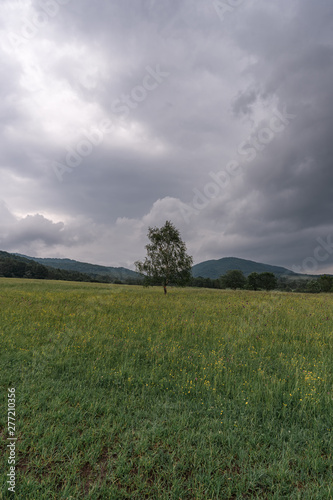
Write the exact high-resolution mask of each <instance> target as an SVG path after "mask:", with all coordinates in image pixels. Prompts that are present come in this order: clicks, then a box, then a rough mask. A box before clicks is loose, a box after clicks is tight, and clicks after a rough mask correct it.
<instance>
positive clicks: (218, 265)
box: [192, 257, 298, 279]
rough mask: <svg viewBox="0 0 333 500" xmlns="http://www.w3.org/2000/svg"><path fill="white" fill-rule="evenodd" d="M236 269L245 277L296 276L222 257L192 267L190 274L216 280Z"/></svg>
mask: <svg viewBox="0 0 333 500" xmlns="http://www.w3.org/2000/svg"><path fill="white" fill-rule="evenodd" d="M232 269H238V270H239V271H243V273H244V275H245V276H248V275H249V274H251V273H254V272H256V273H266V272H269V273H274V274H275V276H277V277H281V276H295V277H296V276H298V275H297V274H296V273H294V272H293V271H290V270H289V269H286V268H285V267H280V266H271V265H269V264H262V263H260V262H254V261H252V260H246V259H238V258H237V257H223V258H222V259H218V260H206V261H205V262H201V263H200V264H196V265H195V266H193V267H192V274H193V276H194V277H195V278H197V277H198V276H202V277H203V278H211V279H217V278H219V277H220V276H222V275H223V274H226V272H227V271H231V270H232Z"/></svg>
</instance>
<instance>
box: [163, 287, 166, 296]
mask: <svg viewBox="0 0 333 500" xmlns="http://www.w3.org/2000/svg"><path fill="white" fill-rule="evenodd" d="M163 288H164V295H166V293H167V287H166V285H163Z"/></svg>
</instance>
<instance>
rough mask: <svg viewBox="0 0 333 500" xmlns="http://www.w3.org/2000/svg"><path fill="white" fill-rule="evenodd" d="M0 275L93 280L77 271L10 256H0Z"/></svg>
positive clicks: (6, 276)
mask: <svg viewBox="0 0 333 500" xmlns="http://www.w3.org/2000/svg"><path fill="white" fill-rule="evenodd" d="M0 276H3V277H4V278H30V279H48V280H65V281H93V279H92V278H91V277H90V276H88V275H86V274H83V273H79V272H77V271H64V270H63V269H54V268H52V267H46V266H43V265H42V264H38V263H37V262H34V261H28V260H26V261H25V260H23V259H22V260H19V259H16V258H12V257H5V258H0Z"/></svg>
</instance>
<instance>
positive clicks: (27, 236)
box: [0, 0, 333, 272]
mask: <svg viewBox="0 0 333 500" xmlns="http://www.w3.org/2000/svg"><path fill="white" fill-rule="evenodd" d="M50 2H51V3H52V4H53V9H54V10H53V14H52V9H51V10H49V11H48V13H47V10H45V3H44V4H43V2H40V1H37V0H35V1H34V2H32V7H29V5H28V4H26V5H25V6H22V5H21V4H20V2H16V3H15V5H16V10H15V8H14V7H15V6H14V4H13V3H11V4H10V5H9V4H8V2H5V3H3V4H2V6H1V7H0V8H1V9H2V12H1V25H0V29H2V30H3V31H2V34H3V35H4V37H3V40H4V42H3V46H2V49H3V50H2V52H1V53H0V65H1V69H2V74H3V75H5V78H3V79H2V82H1V84H0V95H1V103H0V130H1V153H0V180H1V186H2V188H1V191H0V199H3V200H4V201H5V203H6V206H5V205H2V209H1V214H2V221H0V222H1V234H0V236H1V242H2V243H1V245H2V247H3V248H4V249H11V250H13V251H22V249H25V251H26V249H27V248H28V249H29V248H30V250H31V252H33V251H34V252H37V253H38V252H39V253H41V254H43V255H41V256H46V254H47V255H51V254H52V252H56V253H57V255H58V256H64V257H67V256H70V257H72V258H81V259H84V260H88V258H89V259H90V260H92V261H99V262H101V263H105V264H111V262H110V259H111V260H112V263H113V264H117V262H118V263H120V262H121V263H122V264H123V265H124V264H127V265H131V263H132V262H133V261H134V260H136V258H137V256H138V253H140V251H142V248H143V245H144V242H145V234H146V232H147V226H148V225H149V224H152V225H154V224H160V223H163V221H164V220H165V218H166V216H168V217H170V218H172V220H174V221H175V222H176V223H177V224H178V226H179V227H180V228H181V230H182V233H183V234H184V237H185V238H186V240H187V242H188V247H189V249H190V251H191V252H192V254H193V255H194V256H195V260H196V261H197V262H198V261H200V260H203V259H206V258H207V259H209V258H219V257H223V256H227V255H229V256H230V255H235V256H239V257H244V258H251V259H253V260H261V261H263V262H268V263H272V264H282V265H285V266H287V267H291V266H292V265H302V262H303V261H304V259H306V258H307V257H311V258H312V257H313V253H314V250H315V248H316V246H317V245H318V238H320V237H322V238H327V237H328V235H329V234H330V232H331V231H332V233H333V227H332V224H331V213H332V208H333V207H332V199H333V198H332V189H333V188H332V187H331V186H332V185H333V182H332V181H333V178H332V176H333V170H332V160H331V159H332V157H333V155H332V154H333V146H332V144H333V142H332V139H331V130H332V125H333V123H332V122H333V118H332V117H333V97H332V90H331V87H332V81H333V78H332V77H333V64H332V62H333V43H332V41H333V40H332V39H333V36H332V32H333V31H332V27H333V26H332V24H333V5H332V4H331V3H330V2H327V1H326V0H319V1H318V2H313V1H312V0H302V1H301V0H292V1H290V0H288V1H287V0H281V1H273V2H269V3H268V2H265V1H264V0H260V1H254V0H248V1H244V2H239V4H238V7H236V6H233V7H232V8H230V9H228V12H227V13H226V15H225V16H223V19H222V16H221V15H220V16H219V15H218V13H217V11H216V9H215V8H214V1H211V2H203V1H201V0H197V1H195V2H193V1H191V2H190V1H189V0H184V1H182V2H179V1H175V0H169V1H166V2H159V1H157V0H140V1H137V2H133V1H130V0H123V1H120V0H119V1H118V0H117V1H113V2H102V1H96V2H91V1H88V0H82V1H80V2H79V1H77V0H70V1H68V2H66V1H61V2H60V1H59V2H57V0H50ZM220 3H221V2H220ZM43 5H44V6H43ZM215 6H216V2H215ZM36 14H38V15H39V17H38V18H36V17H35V16H36ZM43 16H44V17H43ZM36 19H39V20H41V19H44V20H45V25H40V26H35V30H34V31H32V32H33V36H30V38H29V39H27V38H25V39H24V40H23V41H22V40H21V42H22V43H21V45H20V47H17V46H15V44H14V45H13V36H12V34H13V33H14V34H16V35H20V36H21V38H22V33H23V34H24V33H25V34H26V29H27V28H26V26H27V22H29V23H30V26H32V28H30V29H32V30H33V26H34V25H33V23H35V25H36V22H37V21H36ZM31 23H32V25H31ZM37 24H38V23H37ZM8 33H11V39H10V38H8ZM23 38H24V37H23ZM152 72H155V74H157V75H158V74H159V72H161V73H162V74H164V75H167V76H164V77H163V78H161V79H160V81H158V78H159V77H158V76H157V77H156V78H157V79H156V78H155V80H152V79H151V73H152ZM144 82H146V84H147V82H149V83H148V87H147V85H146V86H145V84H144ZM153 82H157V83H158V85H157V86H155V85H153ZM146 87H147V88H148V90H147V88H146ZM153 87H154V88H153ZM277 109H278V110H279V112H280V113H282V114H283V112H284V111H283V110H285V113H287V114H288V113H289V114H292V115H295V118H294V119H290V120H289V122H288V124H285V125H286V126H285V127H284V129H283V131H281V132H277V131H276V130H275V129H274V131H273V132H272V129H271V132H269V131H268V132H267V128H268V129H269V127H270V124H272V119H273V118H272V117H273V116H276V115H274V113H275V112H276V110H277ZM105 120H108V121H109V122H110V123H111V126H110V127H109V128H110V130H109V131H108V133H105V134H104V135H103V139H102V140H99V139H96V137H97V136H96V135H95V136H94V137H95V143H94V140H93V139H91V141H90V143H89V144H88V146H87V144H86V143H85V146H84V145H82V144H83V142H82V141H86V140H87V134H88V136H89V134H90V136H91V133H93V132H92V131H95V134H96V133H97V134H98V132H96V130H98V128H99V127H100V124H101V123H103V122H104V121H105ZM265 134H266V135H265ZM267 134H268V135H267ZM267 137H268V138H269V140H268V141H266V142H265V138H267ZM84 147H85V148H86V150H84ZM87 148H88V153H89V154H85V153H84V151H87ZM253 148H254V149H253ZM246 150H247V154H246ZM251 150H252V154H251ZM80 151H81V152H83V153H82V155H81V156H80V154H81V153H80ZM69 152H70V153H69ZM68 155H72V156H71V158H69V156H68ZM73 155H79V156H80V160H75V159H74V160H73V158H74V156H73ZM66 158H67V160H66ZM249 160H250V161H249ZM75 161H76V162H77V165H76V166H74V167H73V164H74V163H75ZM230 161H236V162H239V164H240V175H238V176H237V177H232V178H230V182H229V183H228V185H226V186H225V187H224V188H223V189H222V188H220V190H219V193H218V195H217V196H216V197H215V198H213V199H211V200H208V203H207V206H205V208H203V209H200V210H197V211H196V212H195V213H194V214H192V216H191V218H190V224H188V223H186V221H185V220H184V217H183V216H182V207H183V202H185V203H186V204H187V205H188V206H189V205H191V203H192V201H193V197H194V193H193V189H196V190H197V191H200V192H201V193H203V192H204V189H205V187H206V185H207V184H208V183H209V182H210V183H211V182H212V178H211V177H210V173H212V172H213V173H218V172H221V171H222V170H223V171H224V170H225V169H226V165H227V164H228V162H230ZM68 162H69V163H68ZM71 162H72V163H71ZM55 163H57V164H58V165H59V164H62V165H63V166H64V167H63V168H64V172H63V175H62V176H60V177H61V179H59V175H58V176H57V175H56V174H55V171H54V164H55ZM66 169H67V170H66ZM197 191H196V192H197ZM37 214H39V215H37ZM75 220H76V221H77V223H76V224H75V223H74V222H73V221H75ZM59 221H61V222H59ZM88 228H90V229H88ZM117 235H118V236H117ZM115 240H117V243H115ZM110 246H112V249H113V250H112V252H111V254H112V256H110V251H109V250H108V249H107V247H110ZM330 259H331V256H330V255H329V258H327V259H326V260H322V261H321V262H319V264H318V269H317V272H319V271H320V269H325V270H326V269H328V268H329V266H330V265H331V266H332V268H331V270H332V272H333V263H332V262H330Z"/></svg>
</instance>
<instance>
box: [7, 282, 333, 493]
mask: <svg viewBox="0 0 333 500" xmlns="http://www.w3.org/2000/svg"><path fill="white" fill-rule="evenodd" d="M332 332H333V296H332V295H325V294H318V295H302V294H287V293H278V292H268V293H266V292H249V291H236V292H232V291H225V290H204V289H194V288H187V289H170V290H169V293H168V295H167V296H164V294H163V289H162V287H161V288H148V289H144V288H142V287H130V286H122V285H102V284H91V283H70V282H55V281H53V282H51V281H42V280H41V281H33V280H17V279H4V278H2V279H0V368H1V370H0V386H1V391H0V394H1V396H0V397H1V408H2V411H1V414H0V446H1V452H2V453H1V458H0V460H1V462H0V463H1V466H0V470H1V490H0V498H1V499H2V498H10V497H12V496H13V494H11V493H10V492H8V490H7V485H6V480H7V477H6V474H7V473H8V472H9V471H8V469H9V466H8V463H7V460H8V451H7V447H6V446H7V441H6V439H7V435H8V434H7V406H6V405H7V389H8V388H11V387H14V388H15V390H16V437H17V438H18V439H17V441H16V498H19V499H23V500H29V499H33V500H35V499H36V500H43V499H82V498H88V499H115V500H120V499H145V498H147V499H162V500H163V499H165V500H166V499H174V500H178V499H181V500H185V499H193V500H194V499H223V500H226V499H243V498H244V499H252V498H253V499H255V498H258V499H266V498H267V499H271V498H272V499H311V500H312V499H332V498H333V474H332V472H333V467H332V465H333V459H332V449H333V440H332V426H333V421H332V418H333V411H332V410H333V399H332V390H333V389H332V379H333V377H332V372H333V333H332Z"/></svg>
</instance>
